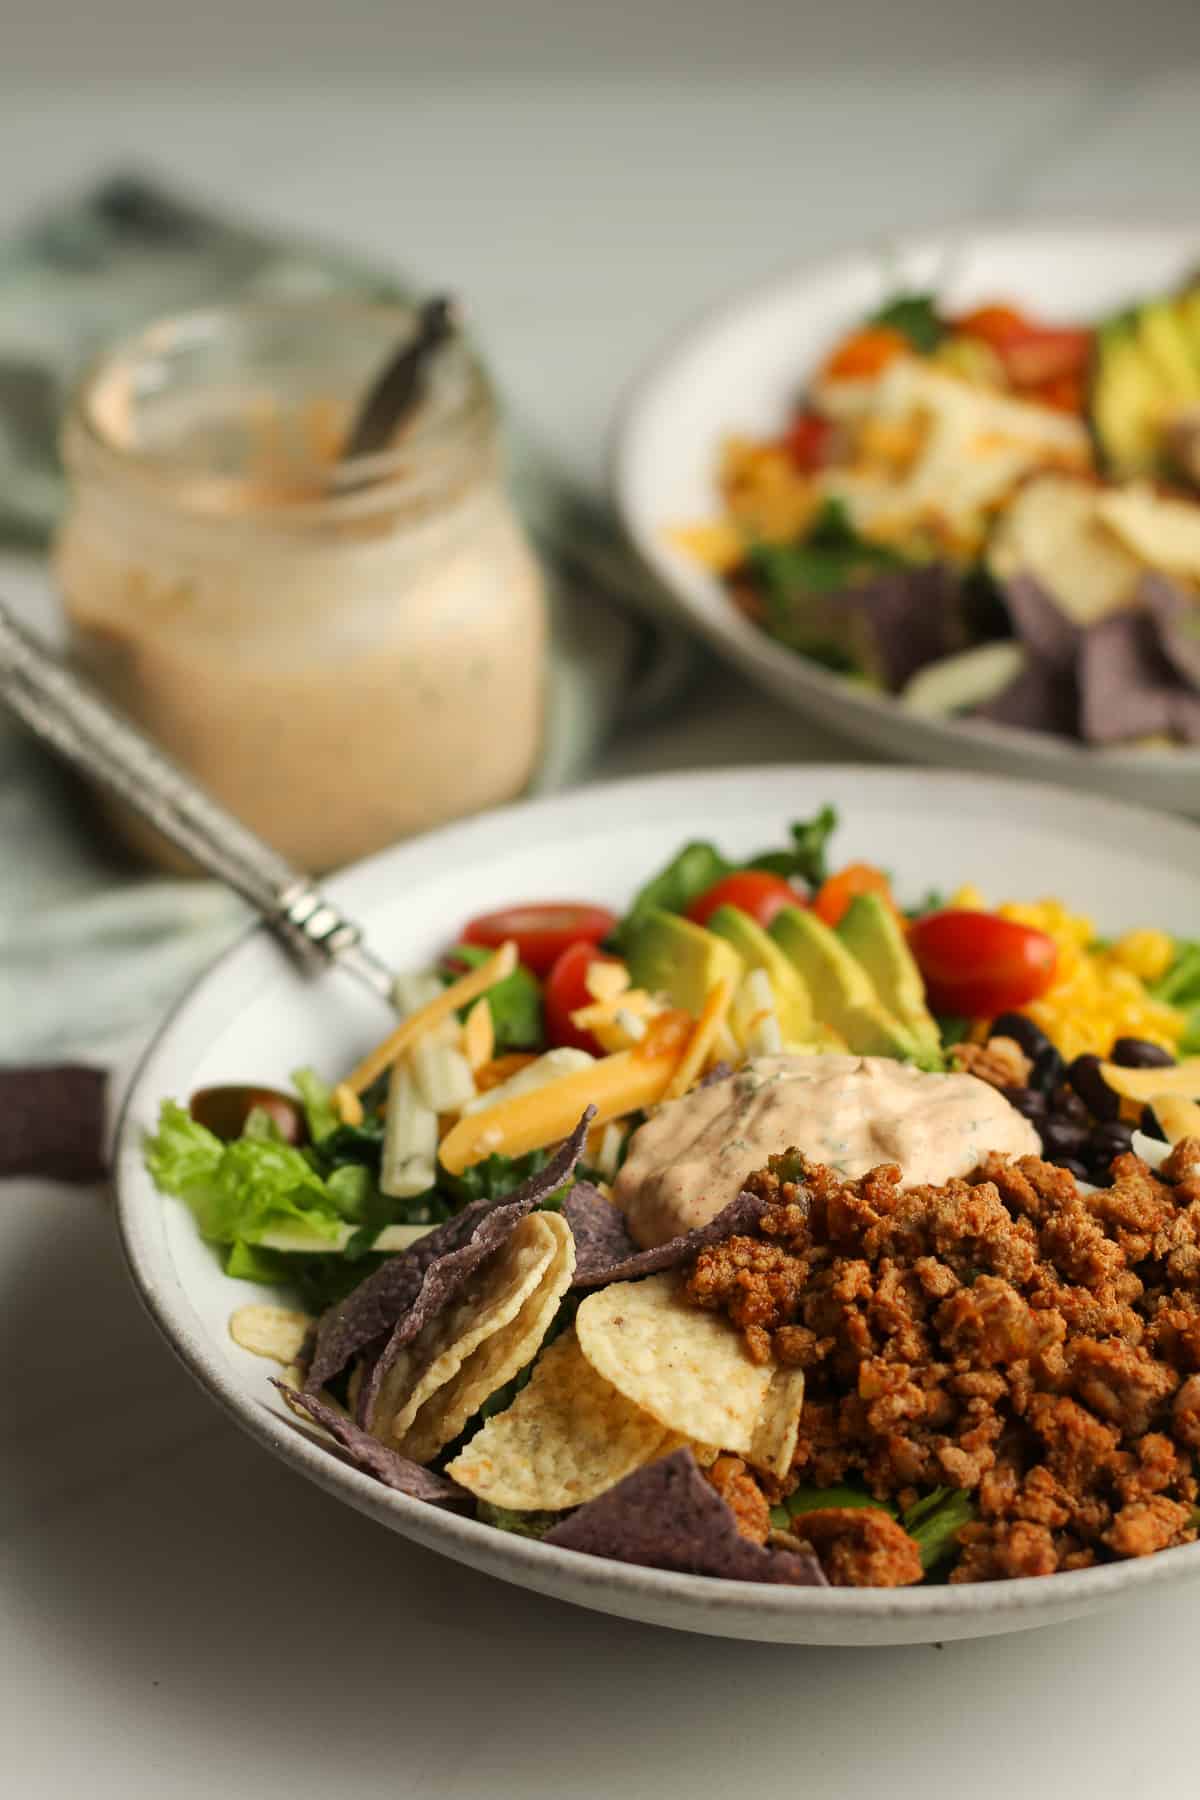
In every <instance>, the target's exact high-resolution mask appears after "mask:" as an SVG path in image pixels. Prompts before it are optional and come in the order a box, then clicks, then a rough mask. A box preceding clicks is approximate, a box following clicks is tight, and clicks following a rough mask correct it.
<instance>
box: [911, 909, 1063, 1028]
mask: <svg viewBox="0 0 1200 1800" xmlns="http://www.w3.org/2000/svg"><path fill="white" fill-rule="evenodd" d="M908 945H909V949H910V950H911V951H912V953H913V955H914V956H915V957H916V959H917V965H918V967H919V968H920V971H921V974H922V976H923V977H924V980H925V988H926V992H927V993H928V995H929V1004H930V1006H932V1008H933V1010H934V1012H939V1013H954V1014H958V1015H961V1016H963V1017H965V1018H968V1019H992V1018H995V1016H996V1014H997V1013H1002V1012H1009V1011H1011V1009H1012V1008H1013V1007H1015V1006H1025V1005H1026V1004H1027V1003H1028V1002H1029V1001H1030V1000H1036V999H1037V998H1038V996H1039V994H1044V993H1045V992H1046V989H1047V988H1048V987H1050V986H1052V985H1053V982H1054V976H1055V973H1056V971H1057V968H1058V947H1057V945H1056V944H1055V942H1054V939H1053V938H1052V937H1047V935H1046V933H1045V932H1044V931H1035V930H1033V928H1032V927H1031V926H1029V925H1017V924H1015V923H1014V921H1013V920H1011V919H998V918H997V917H996V916H995V914H994V913H984V912H965V911H958V910H957V909H951V910H949V911H947V912H937V913H929V914H928V915H927V917H925V918H924V919H918V920H917V921H916V922H915V923H914V924H913V925H912V926H911V927H910V929H909V933H908Z"/></svg>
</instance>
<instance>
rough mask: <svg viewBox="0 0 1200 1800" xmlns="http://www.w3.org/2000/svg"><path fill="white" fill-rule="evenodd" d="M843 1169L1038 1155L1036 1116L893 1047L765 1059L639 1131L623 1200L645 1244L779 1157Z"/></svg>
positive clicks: (910, 1181)
mask: <svg viewBox="0 0 1200 1800" xmlns="http://www.w3.org/2000/svg"><path fill="white" fill-rule="evenodd" d="M791 1149H797V1150H800V1151H802V1152H803V1154H804V1155H805V1156H807V1157H808V1158H809V1159H810V1160H811V1161H812V1162H820V1163H827V1164H829V1165H830V1166H831V1167H832V1168H835V1169H839V1170H840V1171H841V1172H842V1174H844V1175H848V1176H853V1175H865V1174H866V1173H867V1171H868V1170H869V1169H873V1168H875V1167H876V1165H877V1164H879V1163H899V1165H900V1168H901V1170H902V1172H903V1177H904V1185H905V1186H906V1187H916V1186H919V1185H921V1184H923V1183H926V1182H929V1183H937V1182H943V1181H948V1180H949V1179H950V1178H951V1177H952V1176H954V1175H968V1174H970V1172H971V1170H972V1169H974V1168H975V1167H976V1166H977V1165H978V1164H979V1162H980V1161H981V1160H982V1159H983V1157H984V1156H985V1155H986V1154H987V1153H988V1152H989V1151H992V1150H995V1151H999V1152H1000V1153H1001V1154H1002V1155H1004V1156H1029V1155H1033V1156H1036V1155H1038V1154H1040V1151H1041V1145H1040V1142H1039V1139H1038V1136H1037V1133H1036V1132H1035V1131H1034V1129H1033V1126H1032V1125H1031V1124H1030V1123H1029V1121H1028V1119H1025V1118H1023V1117H1022V1115H1021V1114H1020V1113H1019V1112H1018V1111H1017V1109H1016V1108H1015V1107H1014V1106H1012V1105H1011V1104H1010V1103H1009V1101H1007V1100H1006V1099H1005V1098H1004V1095H1003V1094H1001V1093H1000V1092H998V1090H997V1089H996V1088H993V1087H989V1086H988V1084H987V1083H986V1082H985V1081H980V1080H979V1079H978V1077H977V1076H974V1075H960V1074H955V1075H932V1074H928V1073H926V1072H925V1071H924V1070H922V1069H914V1068H910V1067H909V1066H908V1065H907V1064H904V1063H898V1062H893V1061H892V1060H891V1059H890V1058H889V1057H885V1056H760V1057H755V1058H754V1059H753V1060H752V1061H750V1062H748V1063H746V1064H744V1065H743V1067H742V1068H740V1069H739V1070H738V1071H737V1072H736V1073H735V1074H734V1075H731V1076H730V1077H729V1078H728V1079H727V1080H724V1081H716V1082H713V1083H711V1085H709V1086H708V1087H701V1088H695V1089H693V1091H692V1092H691V1093H690V1094H685V1095H684V1097H683V1098H682V1099H681V1100H673V1101H670V1102H669V1103H668V1104H667V1105H666V1106H663V1107H661V1108H660V1109H659V1111H658V1112H657V1113H655V1114H654V1116H653V1117H652V1118H650V1119H648V1120H647V1121H646V1123H645V1124H644V1125H643V1126H642V1127H641V1129H640V1130H639V1131H638V1132H637V1133H636V1135H635V1136H634V1138H633V1141H632V1143H631V1145H630V1149H629V1155H628V1157H627V1158H626V1160H625V1165H624V1167H623V1168H622V1170H621V1172H620V1174H619V1176H618V1177H617V1181H616V1184H615V1187H614V1190H613V1198H614V1199H615V1201H616V1203H617V1205H618V1206H619V1207H620V1209H621V1211H622V1212H623V1213H624V1214H625V1216H626V1219H627V1220H628V1222H629V1229H630V1232H631V1233H632V1235H633V1237H634V1239H635V1240H636V1241H637V1243H639V1244H640V1245H641V1246H642V1247H643V1248H644V1249H649V1248H651V1247H653V1246H654V1245H656V1244H663V1243H666V1241H667V1239H668V1238H672V1237H675V1236H677V1235H678V1233H680V1232H683V1231H691V1230H692V1229H693V1228H694V1227H695V1226H697V1225H706V1224H707V1223H708V1221H709V1220H710V1219H712V1218H714V1217H715V1216H716V1214H717V1213H719V1212H720V1210H721V1208H722V1207H723V1206H727V1205H728V1203H729V1202H730V1201H731V1200H733V1199H734V1198H735V1197H736V1196H737V1193H738V1191H739V1189H740V1188H741V1185H742V1183H743V1182H744V1181H745V1179H746V1177H747V1176H748V1175H750V1174H752V1173H753V1172H754V1170H755V1169H761V1168H762V1167H763V1166H764V1165H765V1164H766V1161H767V1159H768V1157H771V1156H777V1155H779V1154H780V1152H781V1151H784V1150H791Z"/></svg>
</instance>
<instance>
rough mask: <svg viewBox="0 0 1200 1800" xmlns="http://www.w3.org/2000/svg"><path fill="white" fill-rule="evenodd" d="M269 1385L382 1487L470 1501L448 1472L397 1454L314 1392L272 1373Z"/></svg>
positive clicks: (434, 1501) (434, 1502) (440, 1502)
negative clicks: (300, 1389)
mask: <svg viewBox="0 0 1200 1800" xmlns="http://www.w3.org/2000/svg"><path fill="white" fill-rule="evenodd" d="M271 1385H272V1387H276V1388H278V1389H279V1392H280V1393H281V1394H282V1395H283V1398H284V1399H285V1400H286V1402H287V1404H288V1406H289V1407H290V1408H291V1410H292V1412H294V1413H297V1414H299V1415H300V1416H301V1417H303V1418H305V1419H307V1420H308V1421H309V1422H310V1423H312V1424H313V1425H319V1426H320V1427H321V1428H322V1430H324V1431H327V1432H328V1433H329V1435H330V1437H331V1438H333V1440H334V1442H335V1443H337V1444H339V1445H340V1446H341V1448H342V1449H343V1450H344V1451H345V1453H346V1456H347V1457H348V1459H349V1460H350V1462H352V1463H353V1464H354V1466H355V1468H356V1469H362V1470H363V1472H364V1473H365V1474H367V1475H373V1476H374V1477H375V1479H376V1481H381V1482H382V1483H383V1485H384V1487H390V1488H394V1489H395V1490H396V1492H397V1493H398V1494H407V1495H408V1496H409V1498H410V1499H411V1500H425V1501H427V1502H428V1503H429V1504H430V1505H431V1506H461V1505H465V1504H467V1503H470V1502H472V1499H473V1497H472V1495H470V1494H468V1493H467V1491H466V1489H465V1488H461V1487H459V1485H458V1483H457V1482H456V1481H451V1480H450V1478H449V1476H448V1475H438V1474H436V1473H435V1471H434V1470H433V1469H425V1468H422V1466H421V1464H420V1463H417V1462H413V1461H412V1460H411V1458H409V1457H407V1456H401V1455H400V1452H399V1451H398V1450H389V1448H388V1446H387V1445H386V1444H381V1443H380V1442H379V1439H378V1438H373V1437H372V1436H371V1435H370V1433H369V1432H366V1431H363V1430H362V1428H361V1427H360V1426H358V1425H355V1424H353V1423H352V1422H351V1420H349V1419H348V1418H347V1417H346V1415H345V1414H344V1413H343V1412H341V1411H340V1410H339V1409H338V1408H337V1407H336V1406H331V1405H330V1404H329V1402H328V1401H327V1400H322V1399H321V1398H320V1397H319V1396H318V1395H317V1394H298V1393H297V1392H296V1390H295V1389H294V1388H290V1387H288V1386H287V1384H286V1383H285V1382H282V1381H279V1380H276V1379H275V1378H274V1377H272V1381H271Z"/></svg>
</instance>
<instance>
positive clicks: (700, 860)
mask: <svg viewBox="0 0 1200 1800" xmlns="http://www.w3.org/2000/svg"><path fill="white" fill-rule="evenodd" d="M837 824H838V816H837V812H836V810H835V809H834V808H833V807H832V806H823V807H822V808H821V810H820V812H818V813H816V814H815V815H814V817H813V818H811V819H799V820H797V821H796V823H795V824H793V825H792V827H791V838H792V843H791V845H790V847H788V848H785V849H782V850H765V851H763V852H761V853H760V854H759V855H757V856H747V857H743V858H742V859H741V860H740V861H738V862H731V861H730V860H729V858H728V857H727V856H724V855H722V853H721V851H720V850H718V849H717V847H716V845H715V844H710V843H708V842H707V841H706V840H704V839H695V840H693V841H692V842H691V843H689V844H685V845H684V846H683V849H682V850H680V851H678V852H677V853H676V854H675V855H674V856H673V857H672V858H671V860H670V862H669V863H668V864H667V865H666V867H665V868H663V869H660V870H659V872H658V874H657V875H652V876H651V878H650V880H649V881H647V882H646V883H645V885H644V886H643V887H641V888H639V889H638V892H637V893H636V894H635V896H634V899H633V904H632V906H631V907H630V908H629V911H628V912H627V913H626V915H625V917H624V918H623V919H622V920H621V923H620V925H619V926H618V927H617V930H616V932H615V933H614V935H613V940H612V943H613V948H614V949H618V950H619V949H620V948H621V946H622V944H623V943H625V942H626V940H627V938H628V936H629V933H630V928H631V927H633V926H636V925H637V924H639V923H640V922H641V920H642V919H644V918H645V916H646V914H647V913H648V912H669V913H685V912H686V911H687V909H688V907H689V906H691V904H692V902H693V901H694V900H698V899H699V898H700V896H701V894H703V893H705V892H706V891H707V890H708V889H709V888H710V887H712V886H713V885H714V883H716V882H718V881H721V880H723V878H724V877H725V876H726V875H733V874H735V873H736V872H737V871H738V870H739V869H766V870H769V871H770V872H771V873H772V874H774V875H783V876H785V877H791V876H798V877H799V878H800V879H801V880H803V881H806V882H808V883H809V885H810V886H812V887H819V886H820V884H821V882H823V881H824V880H825V877H826V875H827V874H828V872H829V869H828V862H827V851H828V844H829V840H830V838H831V837H832V836H833V833H834V832H835V831H836V830H837Z"/></svg>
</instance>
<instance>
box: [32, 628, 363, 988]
mask: <svg viewBox="0 0 1200 1800" xmlns="http://www.w3.org/2000/svg"><path fill="white" fill-rule="evenodd" d="M0 700H3V701H4V702H5V704H6V705H7V706H9V707H10V708H11V710H12V711H13V712H14V713H16V715H17V716H18V718H21V719H23V720H24V721H25V723H26V725H28V726H29V727H30V728H31V730H33V731H34V732H35V733H36V735H37V736H38V737H40V738H42V739H43V740H44V741H45V742H46V743H47V744H49V745H50V746H51V748H52V749H54V750H56V751H57V752H58V754H59V755H60V756H62V757H64V758H65V760H66V761H67V762H69V763H72V764H73V765H74V766H75V767H76V768H77V769H79V770H80V771H81V772H82V773H83V774H84V775H86V776H88V777H89V778H90V779H91V780H93V781H96V782H99V783H100V784H101V785H102V786H104V787H106V788H108V789H109V791H110V792H111V793H113V794H115V795H116V796H117V798H118V799H119V800H122V801H124V802H125V804H126V805H127V806H130V807H132V808H133V809H134V811H135V812H138V813H140V814H141V816H142V817H143V818H144V819H145V820H147V822H148V823H149V824H151V825H152V826H153V827H154V828H155V830H156V831H159V832H161V833H162V835H163V836H164V837H166V838H169V839H170V841H171V842H172V843H173V844H175V845H176V846H177V847H178V848H179V849H180V850H183V851H184V852H185V853H186V854H187V855H188V856H190V857H191V858H192V860H193V861H194V862H196V863H199V865H200V866H201V868H203V869H205V870H207V872H208V873H209V874H210V875H215V876H216V878H217V880H218V881H223V882H224V883H225V884H226V886H228V887H231V888H233V889H234V890H235V891H236V892H237V893H239V894H241V896H242V898H243V899H245V900H248V901H249V903H250V905H251V906H253V907H255V908H256V909H257V910H258V912H260V913H261V914H262V916H263V918H264V919H265V920H266V922H267V924H268V925H269V926H270V927H271V929H272V930H273V931H274V932H275V933H276V934H277V935H278V936H279V937H280V938H282V939H283V941H284V943H285V944H286V945H287V946H288V948H289V949H290V950H292V951H293V952H294V953H295V954H296V955H297V956H298V957H300V958H301V959H302V960H303V961H304V962H306V963H307V964H308V965H309V966H312V965H313V964H316V965H320V964H322V963H333V964H336V966H337V967H338V968H341V969H346V970H347V971H348V972H349V973H350V974H351V975H354V976H356V977H357V978H358V980H359V981H361V982H363V983H364V984H365V985H366V986H367V987H369V988H370V989H371V991H372V993H374V994H377V995H379V996H381V997H382V998H383V999H384V1000H387V1001H389V1002H390V1001H392V999H393V988H394V984H395V974H394V972H393V970H391V969H390V968H389V967H388V966H387V964H386V963H385V962H384V961H383V959H382V958H381V957H379V956H376V955H375V953H374V952H373V951H372V950H371V949H369V948H368V946H367V945H366V944H365V943H364V942H363V941H362V933H361V931H360V929H359V927H358V926H357V925H355V924H353V923H352V922H351V921H350V920H348V919H347V918H345V917H344V916H343V914H342V913H341V912H339V910H338V909H337V907H336V906H334V904H333V902H332V901H330V900H327V899H326V897H325V896H324V894H322V893H321V891H320V889H319V888H318V887H317V886H316V885H315V883H314V882H312V881H311V880H310V879H309V878H308V876H306V875H303V874H301V873H300V871H299V870H297V869H293V868H292V866H291V864H290V863H288V862H286V861H285V859H284V858H283V857H282V856H280V855H278V854H277V852H276V851H274V850H272V849H271V847H270V845H269V844H265V843H264V842H263V841H262V839H261V838H259V837H257V836H256V835H255V834H254V832H252V831H249V830H247V828H246V826H244V825H243V824H242V823H241V821H240V820H238V819H235V818H234V816H233V814H232V813H229V812H226V810H225V808H224V807H223V806H222V805H221V804H220V802H219V801H218V800H215V799H214V798H213V796H212V795H211V794H210V793H208V792H207V790H206V789H204V788H202V787H201V786H200V785H199V783H198V782H196V781H194V780H193V779H192V777H191V776H190V775H188V774H185V772H184V771H183V770H182V769H181V768H180V767H179V766H178V764H177V763H174V762H172V760H171V759H170V757H168V756H167V755H166V754H165V753H164V752H163V751H162V750H160V749H159V747H158V745H157V744H155V743H153V742H152V741H151V739H150V738H148V737H146V736H145V735H144V734H143V733H142V732H141V731H139V730H138V729H137V727H136V726H135V725H132V724H131V723H130V722H129V720H128V719H126V718H125V717H124V716H123V715H122V714H121V713H119V712H118V711H117V710H116V708H115V707H112V706H110V705H109V703H108V701H107V700H104V699H102V698H101V696H100V695H99V694H98V693H97V692H96V690H95V689H94V688H93V687H92V686H91V685H90V684H89V683H88V682H86V681H85V680H83V679H82V678H81V677H80V676H79V675H77V674H76V673H75V672H74V671H73V670H72V669H70V668H69V667H68V666H67V664H66V663H65V662H64V661H63V660H62V659H61V658H60V657H58V656H56V655H54V653H53V652H52V651H50V650H48V649H47V648H46V647H45V645H43V644H40V643H39V642H38V640H37V639H36V638H35V637H34V636H33V635H32V634H31V633H30V632H28V631H26V630H25V629H24V627H23V626H21V625H18V624H17V622H16V620H15V619H14V618H13V617H12V615H11V613H9V612H8V611H7V610H6V609H5V608H4V606H3V605H0Z"/></svg>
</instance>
